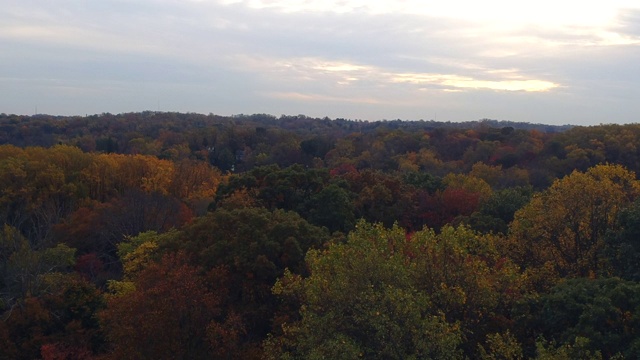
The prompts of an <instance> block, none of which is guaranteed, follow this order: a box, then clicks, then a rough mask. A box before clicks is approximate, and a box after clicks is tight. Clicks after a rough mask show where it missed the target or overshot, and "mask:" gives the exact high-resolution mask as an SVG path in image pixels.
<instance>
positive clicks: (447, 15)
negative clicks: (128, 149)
mask: <svg viewBox="0 0 640 360" xmlns="http://www.w3.org/2000/svg"><path fill="white" fill-rule="evenodd" d="M0 14H2V16H1V19H2V21H1V22H0V112H4V113H7V114H25V115H31V114H34V113H35V112H36V109H37V111H38V113H47V114H54V115H85V114H99V113H103V112H110V113H121V112H131V111H143V110H160V111H179V112H196V113H205V114H208V113H214V114H219V115H232V114H240V113H244V114H253V113H267V114H272V115H276V116H279V115H281V114H286V115H297V114H304V115H307V116H312V117H324V116H328V117H330V118H338V117H341V118H348V119H362V120H381V119H403V120H418V119H424V120H430V119H436V120H439V121H468V120H478V119H483V118H489V119H497V120H512V121H525V122H534V123H547V124H579V125H591V124H600V123H631V122H640V2H639V1H637V0H628V1H618V0H608V1H584V0H582V1H577V0H576V1H574V0H553V1H548V0H536V1H513V0H511V1H492V0H484V1H477V0H472V1H461V0H444V1H443V0H440V1H426V0H424V1H420V0H405V1H401V0H397V1H373V0H368V1H365V0H322V1H312V0H200V1H196V0H181V1H178V0H119V1H113V0H76V1H67V0H55V1H48V0H41V1H36V0H4V1H3V3H2V10H0Z"/></svg>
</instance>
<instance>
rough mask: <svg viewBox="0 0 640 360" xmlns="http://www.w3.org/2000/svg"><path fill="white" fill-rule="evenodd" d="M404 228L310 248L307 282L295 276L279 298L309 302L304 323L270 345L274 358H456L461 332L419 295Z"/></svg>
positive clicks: (364, 227)
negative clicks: (316, 248)
mask: <svg viewBox="0 0 640 360" xmlns="http://www.w3.org/2000/svg"><path fill="white" fill-rule="evenodd" d="M418 244H419V241H416V242H410V241H407V238H406V236H405V233H404V231H403V230H401V229H400V228H398V227H394V228H393V229H390V230H387V229H384V228H383V227H382V226H381V225H369V224H366V223H364V222H360V223H358V226H357V229H356V230H355V231H354V232H353V233H351V234H350V235H349V238H348V241H347V243H346V244H341V243H334V244H332V245H331V246H330V247H329V248H328V249H327V250H324V251H317V250H311V251H310V252H309V253H308V254H307V263H308V266H309V268H310V271H311V276H310V277H309V278H306V279H302V278H301V277H299V276H297V275H294V274H292V273H290V272H288V273H286V275H285V277H284V278H283V279H281V280H279V281H278V283H277V284H276V285H275V287H274V292H275V293H276V294H279V295H281V296H285V297H286V296H294V297H298V298H300V299H301V300H302V304H303V306H302V307H301V310H300V311H301V320H300V322H298V323H295V324H292V325H286V324H285V326H284V327H283V329H282V331H283V335H282V336H280V337H272V338H271V339H270V340H269V341H268V342H267V352H268V355H269V356H270V357H272V358H300V359H322V358H330V359H354V358H358V357H363V358H369V359H407V358H416V359H457V358H462V353H461V352H460V350H459V348H458V346H459V344H460V340H461V338H460V335H461V334H460V331H459V328H458V326H457V324H455V323H449V322H447V321H446V319H445V316H444V314H443V313H442V312H441V311H439V310H438V309H437V308H436V307H434V305H433V302H432V300H431V296H430V294H429V293H428V292H426V291H422V290H423V289H420V287H419V283H418V278H417V276H416V273H415V269H416V264H415V262H414V261H413V260H412V256H411V254H417V253H418V251H419V245H418Z"/></svg>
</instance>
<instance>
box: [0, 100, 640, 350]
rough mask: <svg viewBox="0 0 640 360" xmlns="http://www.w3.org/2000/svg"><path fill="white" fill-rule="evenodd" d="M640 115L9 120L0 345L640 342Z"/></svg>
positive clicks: (415, 346) (604, 346)
mask: <svg viewBox="0 0 640 360" xmlns="http://www.w3.org/2000/svg"><path fill="white" fill-rule="evenodd" d="M638 148H640V126H638V125H636V124H630V125H624V126H623V125H600V126H593V127H570V126H566V127H553V126H545V125H536V124H518V123H510V122H496V121H491V120H483V121H478V122H471V123H463V124H455V123H447V124H442V123H436V122H425V121H415V122H409V121H406V122H405V121H380V122H372V123H367V122H361V121H350V120H345V119H335V120H331V119H327V118H325V119H313V118H308V117H305V116H303V115H300V116H282V117H280V118H275V117H273V116H270V115H264V114H256V115H238V116H234V117H222V116H216V115H212V114H210V115H199V114H177V113H155V112H143V113H136V114H118V115H113V114H102V115H95V116H90V117H84V118H81V117H50V116H46V115H41V116H35V117H24V116H17V115H6V114H1V115H0V221H1V225H2V226H1V230H0V358H2V359H5V358H6V359H205V358H206V359H210V358H213V359H319V358H331V359H334V358H336V359H338V358H344V359H352V358H367V359H376V358H379V359H407V358H415V359H435V358H437V359H441V358H443V359H445V358H446V359H465V358H468V359H574V358H580V359H622V358H628V359H634V358H637V357H638V356H640V351H639V350H638V349H640V336H639V335H638V331H637V328H638V326H640V325H639V324H640V320H639V317H638V314H637V309H638V306H640V288H639V287H640V284H639V281H640V266H639V265H638V264H639V263H640V245H638V238H639V236H640V226H639V225H638V224H640V199H639V196H640V182H638V179H637V173H638V171H640V152H639V151H638Z"/></svg>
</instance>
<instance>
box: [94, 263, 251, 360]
mask: <svg viewBox="0 0 640 360" xmlns="http://www.w3.org/2000/svg"><path fill="white" fill-rule="evenodd" d="M188 262H189V261H188V259H187V258H186V257H185V256H184V255H181V254H168V255H165V256H164V257H163V258H162V260H161V261H160V262H157V263H156V262H152V263H150V264H149V265H148V266H146V267H145V268H143V269H142V270H141V271H140V272H139V273H137V274H135V276H134V277H133V279H132V281H133V284H134V287H133V288H130V290H128V291H121V292H117V293H115V294H113V295H110V296H109V297H108V298H107V308H106V309H105V310H103V311H102V312H100V314H99V316H100V321H101V323H102V325H103V327H104V330H105V333H106V337H107V339H108V340H109V343H110V345H111V347H112V349H111V352H110V356H111V357H112V358H114V359H161V358H167V357H171V358H178V359H210V358H212V357H213V358H223V356H224V355H227V351H228V350H229V349H224V348H219V347H214V346H213V345H214V344H218V343H224V342H225V341H222V342H220V341H219V339H217V337H220V336H222V337H223V338H226V337H234V336H235V335H234V331H235V330H234V329H236V328H237V327H238V326H239V325H237V324H236V318H235V317H233V316H226V315H227V314H224V313H223V310H222V307H221V304H222V302H223V301H224V298H225V292H226V291H227V288H226V285H225V283H226V276H227V275H226V271H224V269H221V268H220V269H215V270H213V271H211V272H209V273H204V272H203V271H202V269H200V268H198V267H195V266H191V265H189V264H188ZM132 275H133V274H132ZM220 327H222V329H224V330H227V331H220ZM210 336H213V337H214V338H213V339H212V338H210ZM214 340H215V341H214ZM231 342H233V341H231Z"/></svg>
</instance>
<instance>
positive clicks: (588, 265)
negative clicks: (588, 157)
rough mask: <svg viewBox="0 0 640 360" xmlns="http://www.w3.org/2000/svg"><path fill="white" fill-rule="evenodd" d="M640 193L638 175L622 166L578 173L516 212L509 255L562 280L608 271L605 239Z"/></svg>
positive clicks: (559, 181) (598, 168)
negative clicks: (623, 211) (605, 260)
mask: <svg viewBox="0 0 640 360" xmlns="http://www.w3.org/2000/svg"><path fill="white" fill-rule="evenodd" d="M639 189H640V187H639V183H638V181H637V180H636V179H635V174H634V173H632V172H630V171H628V170H626V169H624V168H623V167H622V166H619V165H598V166H596V167H593V168H590V169H589V170H588V171H587V172H585V173H582V172H578V171H574V172H573V173H572V174H571V175H569V176H567V177H565V178H563V179H561V180H557V181H556V182H554V184H553V185H552V186H551V187H550V188H549V189H547V190H546V191H544V192H543V193H541V194H538V195H535V196H534V197H533V199H532V200H531V202H530V203H529V204H528V205H527V206H525V207H524V208H522V209H520V210H519V211H518V212H516V214H515V219H514V221H513V223H512V225H511V227H510V238H511V243H510V244H511V245H510V246H511V250H512V253H511V255H512V256H513V258H514V259H515V260H516V261H517V262H518V263H520V264H521V265H523V266H526V267H533V268H541V267H545V266H546V267H548V268H553V269H554V271H555V272H556V274H558V275H559V276H561V277H565V276H588V275H589V274H595V273H598V272H603V271H606V266H605V265H606V264H604V263H603V262H602V261H601V255H602V251H603V248H604V240H605V234H606V233H607V231H609V230H613V229H614V228H615V226H616V223H615V222H616V218H617V216H618V213H619V212H620V211H621V210H623V209H624V208H625V207H627V206H628V205H629V204H630V203H631V202H632V201H633V200H634V199H635V198H636V196H637V195H638V193H639ZM545 264H546V265H545Z"/></svg>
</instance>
